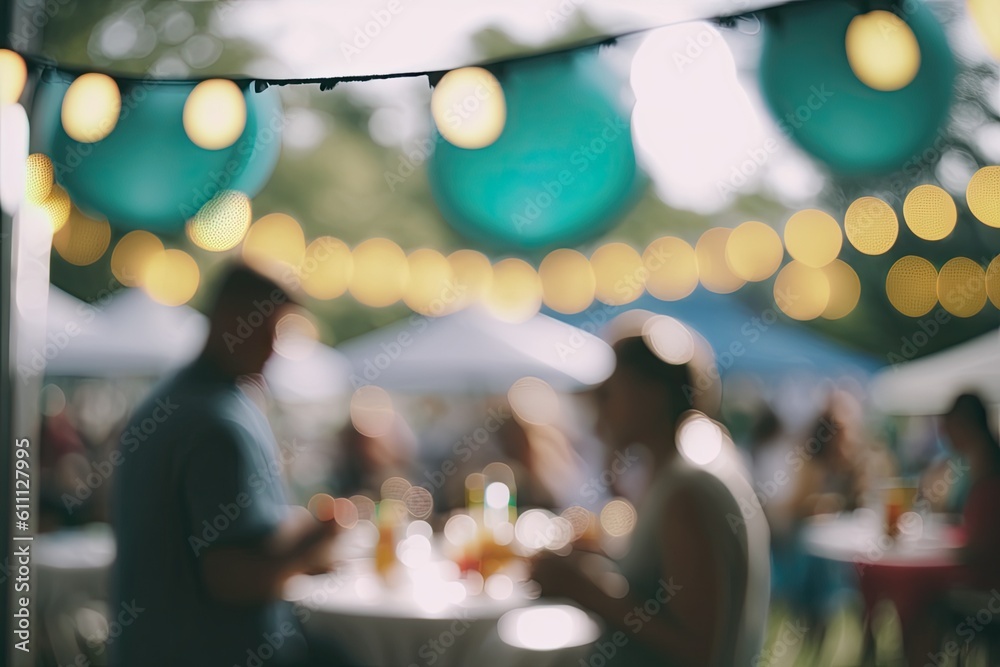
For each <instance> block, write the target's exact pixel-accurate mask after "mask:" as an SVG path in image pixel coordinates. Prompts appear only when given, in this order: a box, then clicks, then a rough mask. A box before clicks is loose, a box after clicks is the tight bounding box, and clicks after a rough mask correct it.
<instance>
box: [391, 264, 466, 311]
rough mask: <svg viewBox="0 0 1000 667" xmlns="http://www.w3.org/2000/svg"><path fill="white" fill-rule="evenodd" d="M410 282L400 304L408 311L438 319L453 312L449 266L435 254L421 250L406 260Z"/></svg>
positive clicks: (454, 298)
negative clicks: (408, 309) (403, 304)
mask: <svg viewBox="0 0 1000 667" xmlns="http://www.w3.org/2000/svg"><path fill="white" fill-rule="evenodd" d="M406 264H407V267H408V269H409V274H410V279H409V281H408V282H407V285H406V292H405V293H404V294H403V302H404V303H406V305H407V306H409V308H410V310H412V311H414V312H417V313H420V314H421V315H429V316H433V317H440V316H441V315H445V314H447V313H450V312H452V311H453V308H454V304H455V303H456V301H457V300H458V294H457V293H456V290H455V282H454V281H455V276H454V274H453V273H452V270H451V264H449V263H448V260H447V259H446V258H445V256H444V255H442V254H441V253H439V252H438V251H437V250H432V249H430V248H421V249H419V250H414V251H413V252H412V253H410V256H409V257H407V258H406Z"/></svg>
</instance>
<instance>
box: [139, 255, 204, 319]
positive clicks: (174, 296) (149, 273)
mask: <svg viewBox="0 0 1000 667" xmlns="http://www.w3.org/2000/svg"><path fill="white" fill-rule="evenodd" d="M200 280H201V272H200V271H199V270H198V263H197V262H196V261H194V258H193V257H191V255H189V254H187V253H186V252H184V251H183V250H177V249H175V248H171V249H170V250H164V251H163V252H161V253H158V254H156V255H153V256H152V257H151V258H150V260H149V263H148V264H147V266H146V270H145V272H144V274H143V277H142V288H143V289H144V290H145V292H146V294H148V295H149V298H151V299H152V300H153V301H156V302H157V303H162V304H163V305H165V306H180V305H183V304H185V303H187V302H188V301H190V300H191V297H193V296H194V295H195V292H197V291H198V283H199V282H200Z"/></svg>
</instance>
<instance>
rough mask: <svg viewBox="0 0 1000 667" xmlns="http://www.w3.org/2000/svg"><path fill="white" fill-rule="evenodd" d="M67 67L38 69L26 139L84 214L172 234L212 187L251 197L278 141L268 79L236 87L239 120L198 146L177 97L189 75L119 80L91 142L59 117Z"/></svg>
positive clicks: (188, 86) (278, 122) (278, 114)
mask: <svg viewBox="0 0 1000 667" xmlns="http://www.w3.org/2000/svg"><path fill="white" fill-rule="evenodd" d="M72 81H73V77H72V76H70V75H66V74H63V73H61V72H57V71H54V70H48V71H46V72H45V73H44V74H43V75H42V78H41V80H40V82H39V86H38V90H37V92H36V94H35V99H34V105H33V112H32V124H31V131H32V137H31V139H32V148H33V150H34V151H35V152H41V153H45V154H46V155H48V156H49V157H50V158H51V159H52V162H53V164H54V165H55V168H56V179H57V181H58V182H59V183H60V184H61V185H62V186H63V187H64V188H66V191H67V192H68V193H69V195H70V197H71V198H72V200H73V202H74V203H75V204H76V205H77V206H78V207H79V208H80V209H81V210H82V211H84V212H85V213H87V214H88V215H91V216H99V217H103V218H106V219H107V220H108V221H109V222H110V223H111V224H112V225H114V226H115V227H117V228H119V229H122V230H132V229H146V230H149V231H153V232H158V233H163V234H172V233H178V232H181V231H182V230H183V228H184V223H185V222H186V221H187V220H188V219H189V218H191V217H193V216H194V214H195V213H197V211H198V209H200V208H201V206H202V205H204V204H205V203H206V202H208V201H209V200H210V199H211V198H212V197H213V196H214V195H215V194H216V193H218V192H219V191H222V190H238V191H240V192H243V193H245V194H246V195H247V196H249V197H253V196H254V195H256V194H257V193H258V192H260V189H261V188H262V187H264V184H265V183H266V182H267V180H268V179H269V178H270V176H271V174H272V172H273V171H274V167H275V165H276V164H277V161H278V156H279V153H280V150H281V133H282V128H283V125H284V121H283V114H282V109H281V100H280V97H279V95H278V93H277V91H275V90H273V89H268V90H265V91H263V92H261V93H255V92H253V90H252V89H251V88H250V87H249V86H248V87H247V88H245V89H244V90H243V93H244V95H243V96H244V99H245V101H246V126H245V128H244V130H243V133H242V134H241V135H240V136H239V138H238V139H237V140H236V141H235V142H234V143H233V144H232V145H231V146H228V147H226V148H222V149H219V150H207V149H205V148H201V147H200V146H198V145H196V144H195V143H194V142H192V141H191V139H190V138H189V137H188V135H187V133H186V132H185V130H184V121H183V113H184V103H185V102H186V101H187V98H188V94H189V93H190V92H191V91H192V90H193V89H194V87H195V85H196V84H197V82H173V81H153V80H149V81H126V82H119V83H118V87H119V90H120V93H121V102H122V104H121V112H120V114H119V118H118V122H117V124H116V125H115V127H114V129H113V130H112V131H111V133H110V134H108V135H107V136H106V137H105V138H103V139H101V140H100V141H96V142H94V143H86V142H80V141H76V140H75V139H73V138H71V137H70V136H69V135H67V134H66V131H65V129H64V128H63V125H62V120H61V113H62V101H63V97H64V96H65V94H66V91H67V90H68V89H69V86H70V84H71V83H72Z"/></svg>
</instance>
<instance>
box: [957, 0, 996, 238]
mask: <svg viewBox="0 0 1000 667" xmlns="http://www.w3.org/2000/svg"><path fill="white" fill-rule="evenodd" d="M994 4H996V3H994ZM997 6H998V7H1000V4H997ZM965 201H967V202H968V203H969V210H970V211H972V215H974V216H976V218H977V219H978V220H979V221H980V222H981V223H983V224H984V225H989V226H990V227H1000V167H997V166H993V167H983V168H982V169H980V170H979V171H977V172H976V173H975V174H973V175H972V178H971V179H969V186H968V187H967V188H966V190H965Z"/></svg>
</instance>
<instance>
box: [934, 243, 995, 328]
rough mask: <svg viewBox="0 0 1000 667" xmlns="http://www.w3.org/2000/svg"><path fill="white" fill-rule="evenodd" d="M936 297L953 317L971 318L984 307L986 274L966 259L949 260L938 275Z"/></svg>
mask: <svg viewBox="0 0 1000 667" xmlns="http://www.w3.org/2000/svg"><path fill="white" fill-rule="evenodd" d="M937 296H938V300H939V301H940V302H941V306H942V307H943V308H944V309H945V310H947V311H948V312H949V313H951V314H952V315H954V316H955V317H972V316H973V315H975V314H977V313H978V312H979V311H980V310H982V309H983V306H985V305H986V272H985V271H984V270H983V267H981V266H980V265H979V264H978V263H977V262H974V261H972V260H971V259H968V258H967V257H956V258H954V259H950V260H948V261H947V262H945V265H944V266H942V267H941V271H940V272H939V273H938V277H937Z"/></svg>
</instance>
